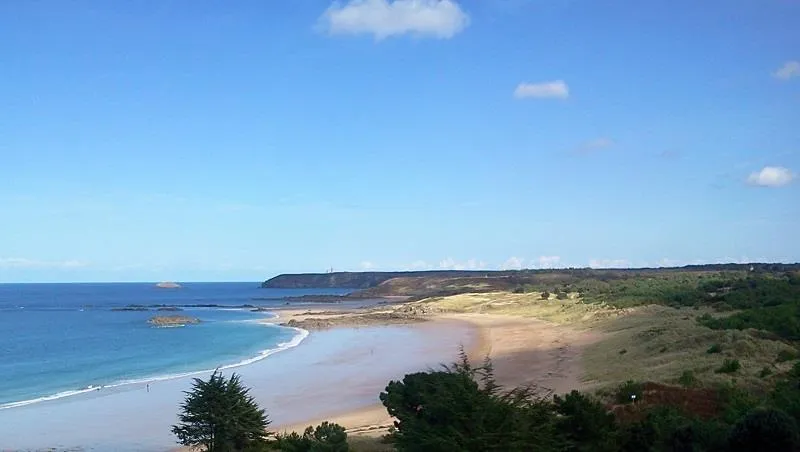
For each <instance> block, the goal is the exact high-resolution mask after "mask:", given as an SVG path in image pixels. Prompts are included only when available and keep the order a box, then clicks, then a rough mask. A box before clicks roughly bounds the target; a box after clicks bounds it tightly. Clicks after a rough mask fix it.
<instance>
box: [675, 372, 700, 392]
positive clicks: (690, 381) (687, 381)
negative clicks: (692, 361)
mask: <svg viewBox="0 0 800 452" xmlns="http://www.w3.org/2000/svg"><path fill="white" fill-rule="evenodd" d="M678 383H680V384H681V386H684V387H687V388H688V387H690V386H694V385H695V384H696V383H697V377H695V376H694V372H692V371H691V370H684V371H683V373H682V374H681V376H680V377H679V378H678Z"/></svg>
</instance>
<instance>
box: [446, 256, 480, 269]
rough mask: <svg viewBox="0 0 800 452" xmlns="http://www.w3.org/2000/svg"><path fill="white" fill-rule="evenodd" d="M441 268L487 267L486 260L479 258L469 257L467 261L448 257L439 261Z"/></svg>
mask: <svg viewBox="0 0 800 452" xmlns="http://www.w3.org/2000/svg"><path fill="white" fill-rule="evenodd" d="M439 268H440V269H442V270H482V269H485V268H486V262H483V261H480V260H478V259H469V260H467V261H465V262H459V261H456V260H455V259H453V258H451V257H448V258H447V259H443V260H441V261H439Z"/></svg>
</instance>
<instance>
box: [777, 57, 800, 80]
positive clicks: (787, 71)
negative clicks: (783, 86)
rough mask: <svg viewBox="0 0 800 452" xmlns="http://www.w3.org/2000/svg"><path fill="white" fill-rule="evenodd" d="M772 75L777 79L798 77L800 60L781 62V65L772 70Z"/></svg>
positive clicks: (799, 74) (799, 75)
mask: <svg viewBox="0 0 800 452" xmlns="http://www.w3.org/2000/svg"><path fill="white" fill-rule="evenodd" d="M772 76H773V77H775V78H777V79H779V80H789V79H792V78H794V77H800V61H795V60H792V61H787V62H785V63H783V66H781V67H780V68H779V69H778V70H777V71H775V72H773V73H772Z"/></svg>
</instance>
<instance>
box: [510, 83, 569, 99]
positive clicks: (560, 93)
mask: <svg viewBox="0 0 800 452" xmlns="http://www.w3.org/2000/svg"><path fill="white" fill-rule="evenodd" d="M514 97H515V98H517V99H525V98H528V97H535V98H539V99H545V98H553V99H566V98H568V97H569V87H568V86H567V84H566V83H564V81H563V80H555V81H552V82H542V83H524V82H523V83H520V84H519V85H517V89H515V90H514Z"/></svg>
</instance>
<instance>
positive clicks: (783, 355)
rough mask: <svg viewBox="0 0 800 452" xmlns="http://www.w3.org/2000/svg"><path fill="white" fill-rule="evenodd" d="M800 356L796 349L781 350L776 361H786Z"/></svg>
mask: <svg viewBox="0 0 800 452" xmlns="http://www.w3.org/2000/svg"><path fill="white" fill-rule="evenodd" d="M797 358H798V355H797V352H796V351H795V350H785V349H784V350H781V351H780V352H778V357H777V358H775V362H778V363H785V362H786V361H794V360H795V359H797Z"/></svg>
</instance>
